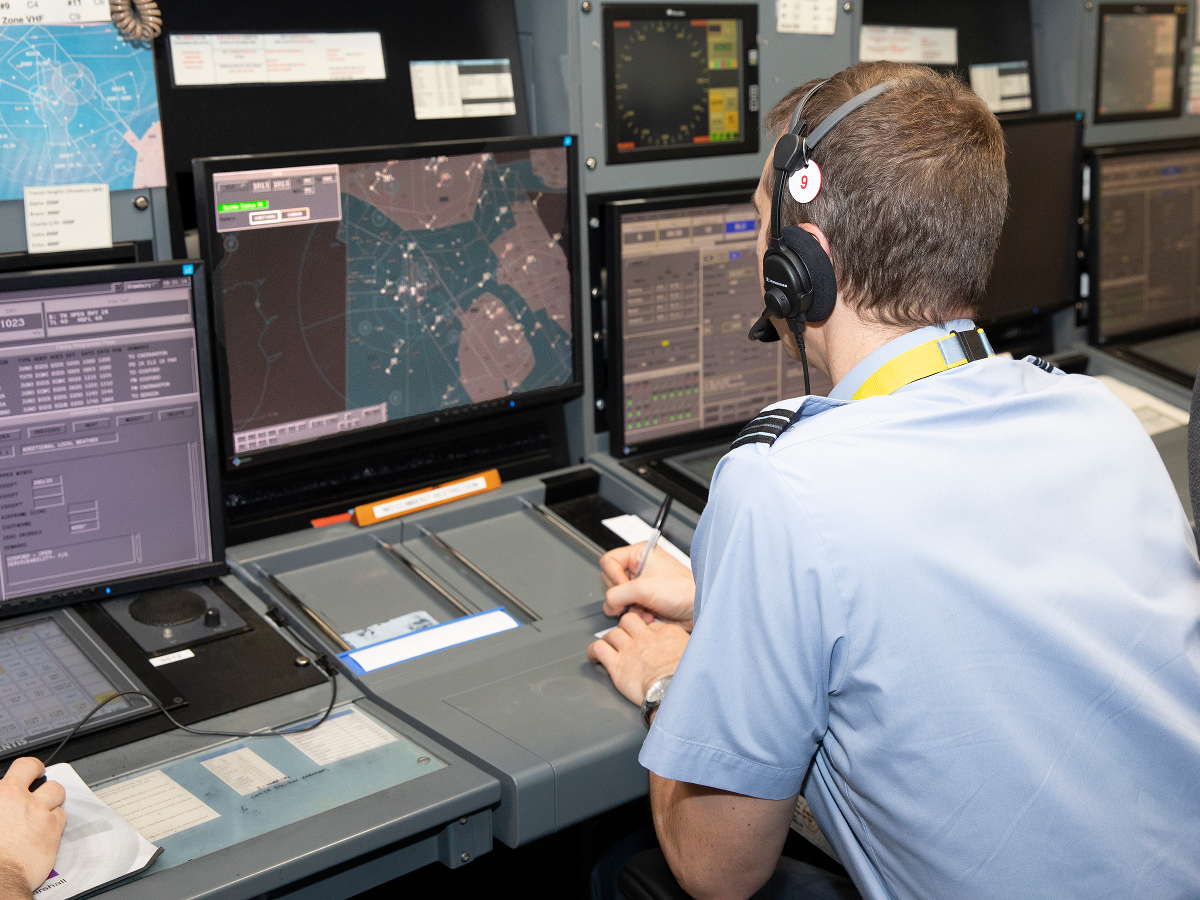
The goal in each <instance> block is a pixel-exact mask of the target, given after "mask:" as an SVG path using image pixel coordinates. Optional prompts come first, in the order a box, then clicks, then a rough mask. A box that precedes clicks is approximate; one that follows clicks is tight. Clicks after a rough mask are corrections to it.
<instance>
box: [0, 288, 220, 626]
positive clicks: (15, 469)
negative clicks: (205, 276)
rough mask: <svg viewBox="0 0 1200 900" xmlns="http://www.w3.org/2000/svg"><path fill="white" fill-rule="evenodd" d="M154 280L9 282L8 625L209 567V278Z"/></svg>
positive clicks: (3, 555) (2, 465) (1, 317)
mask: <svg viewBox="0 0 1200 900" xmlns="http://www.w3.org/2000/svg"><path fill="white" fill-rule="evenodd" d="M155 269H156V273H155V277H144V276H145V275H147V274H148V273H147V269H146V268H145V267H138V266H129V267H113V268H111V269H109V270H108V272H106V273H105V277H104V278H103V280H100V279H94V280H92V281H90V282H86V283H82V284H79V283H76V284H71V283H69V282H70V281H71V280H75V281H78V280H80V278H79V276H73V277H72V278H70V279H68V278H65V277H64V276H55V275H51V276H42V275H38V276H14V279H15V281H9V282H7V283H0V415H2V416H3V424H2V425H0V535H2V536H3V541H2V542H0V612H11V611H13V610H14V608H15V604H10V603H9V601H12V600H14V599H15V598H22V597H29V596H32V595H36V594H45V593H53V592H60V591H64V590H67V589H69V588H79V587H90V586H94V585H97V584H105V583H112V582H113V581H115V580H117V579H127V578H133V577H136V576H147V575H153V574H158V573H163V572H170V571H173V570H177V569H184V568H191V567H195V566H203V565H206V564H212V563H213V561H214V558H215V557H214V547H213V537H212V523H211V522H210V519H209V505H208V504H209V471H208V469H207V464H206V451H205V446H204V409H203V406H202V396H201V379H200V370H199V368H198V367H199V364H200V352H199V350H198V343H197V333H196V326H195V322H194V315H195V313H194V301H195V288H196V283H197V279H198V278H199V273H198V272H197V273H195V275H193V271H192V270H193V266H192V265H190V264H184V265H181V266H170V267H166V266H158V267H155ZM164 270H169V271H171V272H172V274H171V276H170V277H161V276H162V275H163V274H164ZM118 278H119V279H120V280H116V279H118ZM31 280H33V281H36V282H37V283H38V284H42V285H49V284H53V285H54V286H53V287H48V286H42V287H29V284H30V282H31ZM62 281H67V282H68V283H65V284H64V283H59V282H62ZM199 283H200V284H201V285H202V282H199ZM14 284H17V285H22V286H23V289H6V288H8V287H9V285H14ZM205 364H206V365H207V360H205ZM203 402H206V400H205V401H203ZM217 554H219V550H218V551H217ZM216 558H219V555H218V556H217V557H216Z"/></svg>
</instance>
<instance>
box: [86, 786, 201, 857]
mask: <svg viewBox="0 0 1200 900" xmlns="http://www.w3.org/2000/svg"><path fill="white" fill-rule="evenodd" d="M96 796H97V797H99V798H100V799H101V800H103V801H104V802H105V803H107V804H108V805H109V806H111V807H112V808H113V809H114V810H116V812H117V813H118V814H119V815H121V816H122V817H123V818H124V819H125V821H126V822H128V823H129V824H130V825H132V826H133V827H134V828H136V829H137V830H138V833H139V834H141V836H142V837H144V838H145V839H146V840H148V841H161V840H162V839H163V838H165V837H169V836H170V835H172V834H178V833H179V832H181V831H186V830H187V829H189V828H191V827H192V826H194V825H199V824H201V823H203V822H211V821H212V820H213V819H219V818H220V817H221V814H220V813H219V812H217V811H216V810H215V809H213V808H212V807H210V806H209V805H208V804H206V803H205V802H204V801H202V800H201V799H200V798H199V797H196V796H195V795H194V794H192V793H190V792H189V791H187V790H185V789H184V788H182V787H180V786H179V784H178V783H177V782H176V781H174V780H173V779H172V778H171V777H170V776H169V775H167V774H166V773H165V772H162V771H159V770H155V771H153V772H148V773H146V774H145V775H141V776H139V777H137V778H131V779H129V781H122V782H121V783H119V784H114V785H110V786H107V787H103V788H100V790H98V791H96Z"/></svg>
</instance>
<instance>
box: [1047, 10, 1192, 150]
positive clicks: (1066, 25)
mask: <svg viewBox="0 0 1200 900" xmlns="http://www.w3.org/2000/svg"><path fill="white" fill-rule="evenodd" d="M1030 5H1031V9H1032V12H1033V41H1034V53H1035V56H1036V59H1037V66H1038V68H1037V72H1038V75H1037V78H1038V83H1037V92H1038V100H1039V106H1040V109H1039V112H1073V111H1074V110H1077V109H1082V110H1084V111H1085V112H1086V114H1087V121H1088V124H1087V125H1086V126H1085V128H1084V130H1083V143H1084V146H1086V147H1099V146H1101V145H1104V144H1133V143H1141V142H1143V141H1157V140H1164V139H1167V138H1179V137H1191V136H1192V135H1197V134H1200V116H1194V115H1190V114H1189V113H1188V111H1187V110H1188V97H1187V85H1186V76H1187V73H1186V72H1185V73H1184V77H1185V87H1184V98H1183V115H1181V116H1179V117H1178V118H1167V119H1148V120H1143V121H1133V122H1105V123H1102V124H1100V125H1096V124H1092V116H1093V114H1094V112H1095V109H1096V40H1097V36H1098V32H1099V27H1100V7H1101V4H1100V3H1099V2H1096V3H1063V2H1062V0H1032V2H1031V4H1030ZM1188 6H1189V15H1188V25H1187V27H1188V28H1189V29H1194V28H1195V27H1196V26H1195V22H1196V12H1197V10H1196V3H1195V2H1194V0H1192V2H1189V4H1188ZM1191 37H1192V36H1191V35H1190V34H1185V35H1180V39H1181V40H1186V41H1187V42H1188V46H1189V52H1190V47H1191V43H1192V40H1191ZM1189 58H1190V57H1189Z"/></svg>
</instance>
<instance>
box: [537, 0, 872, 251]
mask: <svg viewBox="0 0 1200 900" xmlns="http://www.w3.org/2000/svg"><path fill="white" fill-rule="evenodd" d="M635 2H639V0H635ZM648 5H655V6H661V5H662V4H661V3H657V4H648ZM757 5H758V34H759V40H758V70H759V71H758V82H759V89H760V92H761V99H760V104H759V110H760V115H765V114H766V112H767V111H768V110H769V109H770V108H771V107H772V106H774V105H775V103H776V102H778V101H779V100H780V99H781V98H782V97H783V96H784V94H786V93H787V92H788V91H790V90H791V89H792V88H794V87H796V86H797V85H800V84H803V83H804V82H806V81H808V80H809V79H811V78H825V77H827V76H829V75H831V74H832V73H834V72H838V71H840V70H842V69H844V68H846V67H847V66H849V65H850V64H851V62H852V61H853V58H852V49H853V45H854V43H855V41H854V35H855V34H857V31H858V27H859V24H860V22H861V12H860V11H859V7H860V4H857V3H853V4H846V6H848V7H849V9H848V10H845V11H843V9H842V4H838V12H837V21H836V24H835V30H834V33H833V34H832V35H825V34H787V33H784V34H781V33H779V32H777V31H776V30H775V26H776V15H775V3H773V2H770V0H758V4H757ZM601 6H602V4H601V3H580V2H578V0H516V9H517V24H518V28H519V30H520V32H521V36H522V48H523V50H525V51H526V52H527V53H529V54H531V56H532V58H530V59H527V60H526V66H525V71H526V93H527V95H528V97H529V108H530V123H531V125H532V127H533V130H534V133H536V134H555V133H559V132H562V133H574V134H578V135H579V137H580V140H581V142H582V146H581V147H580V153H579V155H580V158H581V159H582V160H584V161H585V164H586V161H587V160H588V159H589V158H590V159H593V160H595V168H590V167H586V165H585V170H584V190H585V192H586V193H587V194H589V195H591V194H601V193H607V192H610V191H628V190H641V189H645V188H662V187H672V186H677V185H685V184H706V183H712V182H719V181H735V180H738V179H742V178H758V177H759V175H760V174H761V173H762V167H763V163H764V162H765V161H766V158H767V154H768V153H770V151H771V148H772V146H773V144H772V141H771V140H770V137H769V136H767V137H763V138H761V139H760V141H759V152H758V153H749V154H744V155H738V156H717V157H708V158H698V159H683V160H680V159H674V160H666V161H656V162H640V163H623V164H619V165H615V166H609V165H608V164H607V163H606V162H605V135H604V122H605V115H604V97H605V84H604V35H603V27H602V21H601V18H602V17H601ZM704 7H705V4H704V3H690V4H683V5H682V6H681V7H680V8H681V9H683V10H684V11H686V12H687V13H688V14H690V15H694V16H702V15H703V10H704ZM585 9H586V11H585ZM585 271H586V269H585Z"/></svg>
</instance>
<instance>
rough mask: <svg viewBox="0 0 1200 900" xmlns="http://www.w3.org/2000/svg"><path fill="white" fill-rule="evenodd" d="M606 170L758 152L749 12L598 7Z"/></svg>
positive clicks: (754, 32) (753, 13)
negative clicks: (601, 32) (601, 20)
mask: <svg viewBox="0 0 1200 900" xmlns="http://www.w3.org/2000/svg"><path fill="white" fill-rule="evenodd" d="M603 11H604V12H603V18H604V25H603V27H604V63H605V67H604V77H605V88H606V90H605V108H606V114H607V120H608V127H607V132H606V134H607V149H608V156H607V161H608V164H609V165H614V164H617V163H630V162H642V161H646V160H657V159H681V158H685V157H693V156H716V155H720V154H728V153H757V152H758V105H759V94H758V8H757V6H755V5H752V4H739V5H714V4H708V3H705V4H703V5H702V6H701V5H697V6H690V7H687V8H674V7H668V6H654V5H645V4H636V5H634V4H620V5H611V4H605V5H604V6H603Z"/></svg>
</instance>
